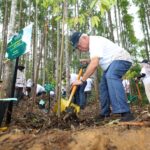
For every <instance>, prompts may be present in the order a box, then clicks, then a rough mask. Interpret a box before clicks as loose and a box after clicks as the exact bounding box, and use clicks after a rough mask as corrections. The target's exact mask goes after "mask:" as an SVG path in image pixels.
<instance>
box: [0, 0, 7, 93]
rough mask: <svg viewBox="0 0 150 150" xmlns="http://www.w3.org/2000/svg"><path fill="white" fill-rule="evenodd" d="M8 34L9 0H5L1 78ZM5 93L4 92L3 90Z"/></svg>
mask: <svg viewBox="0 0 150 150" xmlns="http://www.w3.org/2000/svg"><path fill="white" fill-rule="evenodd" d="M7 34H8V0H6V1H5V6H4V20H3V29H2V46H1V55H0V79H1V78H2V70H3V66H4V65H3V58H4V54H5V51H6V47H7ZM2 93H4V92H2Z"/></svg>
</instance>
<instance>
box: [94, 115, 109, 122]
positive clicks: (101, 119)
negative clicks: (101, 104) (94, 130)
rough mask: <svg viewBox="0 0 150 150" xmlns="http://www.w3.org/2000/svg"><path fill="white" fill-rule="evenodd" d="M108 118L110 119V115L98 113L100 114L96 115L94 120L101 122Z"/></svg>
mask: <svg viewBox="0 0 150 150" xmlns="http://www.w3.org/2000/svg"><path fill="white" fill-rule="evenodd" d="M108 119H110V115H105V116H104V115H98V116H96V117H95V118H94V122H97V123H98V122H101V121H106V120H108Z"/></svg>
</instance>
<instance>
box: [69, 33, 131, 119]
mask: <svg viewBox="0 0 150 150" xmlns="http://www.w3.org/2000/svg"><path fill="white" fill-rule="evenodd" d="M70 42H71V44H72V46H73V47H74V48H76V49H79V50H80V52H88V51H89V53H90V60H91V61H90V63H89V65H88V67H87V69H86V71H85V73H84V74H83V77H82V79H80V80H76V81H75V82H73V85H82V84H83V83H84V82H85V81H86V80H87V79H88V78H89V77H90V76H91V75H92V74H93V73H94V72H95V71H96V69H97V67H98V66H99V65H100V66H101V68H102V69H103V75H102V78H101V81H100V93H101V94H100V104H101V111H100V114H99V115H98V116H97V117H96V118H95V121H102V120H105V118H106V117H110V114H111V113H112V114H119V115H120V116H121V119H120V121H132V120H134V116H133V114H132V113H131V111H130V108H129V105H128V103H127V100H126V95H125V91H124V88H123V85H122V77H123V76H124V75H125V73H126V72H127V71H128V70H129V68H130V67H131V65H132V60H131V56H130V54H129V53H128V52H127V51H126V50H124V49H123V48H121V47H119V46H118V45H117V44H115V43H113V42H112V41H110V40H108V39H106V38H104V37H101V36H88V35H87V34H84V33H81V32H75V33H73V34H72V36H71V37H70ZM110 106H111V107H110Z"/></svg>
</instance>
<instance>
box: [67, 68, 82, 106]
mask: <svg viewBox="0 0 150 150" xmlns="http://www.w3.org/2000/svg"><path fill="white" fill-rule="evenodd" d="M82 72H83V69H82V68H81V69H80V71H79V73H78V77H77V79H78V80H79V79H80V77H81V75H82ZM76 90H77V85H75V86H73V88H72V91H71V94H70V97H69V100H68V106H69V105H70V103H71V101H72V98H73V96H74V94H75V92H76Z"/></svg>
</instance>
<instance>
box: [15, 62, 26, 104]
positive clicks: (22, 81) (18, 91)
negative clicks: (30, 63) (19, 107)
mask: <svg viewBox="0 0 150 150" xmlns="http://www.w3.org/2000/svg"><path fill="white" fill-rule="evenodd" d="M24 68H25V67H24V66H23V65H19V66H18V67H17V78H16V84H15V97H16V98H17V99H18V101H17V104H18V103H19V101H20V100H21V99H22V98H23V96H24V92H25V88H26V78H25V74H24Z"/></svg>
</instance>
